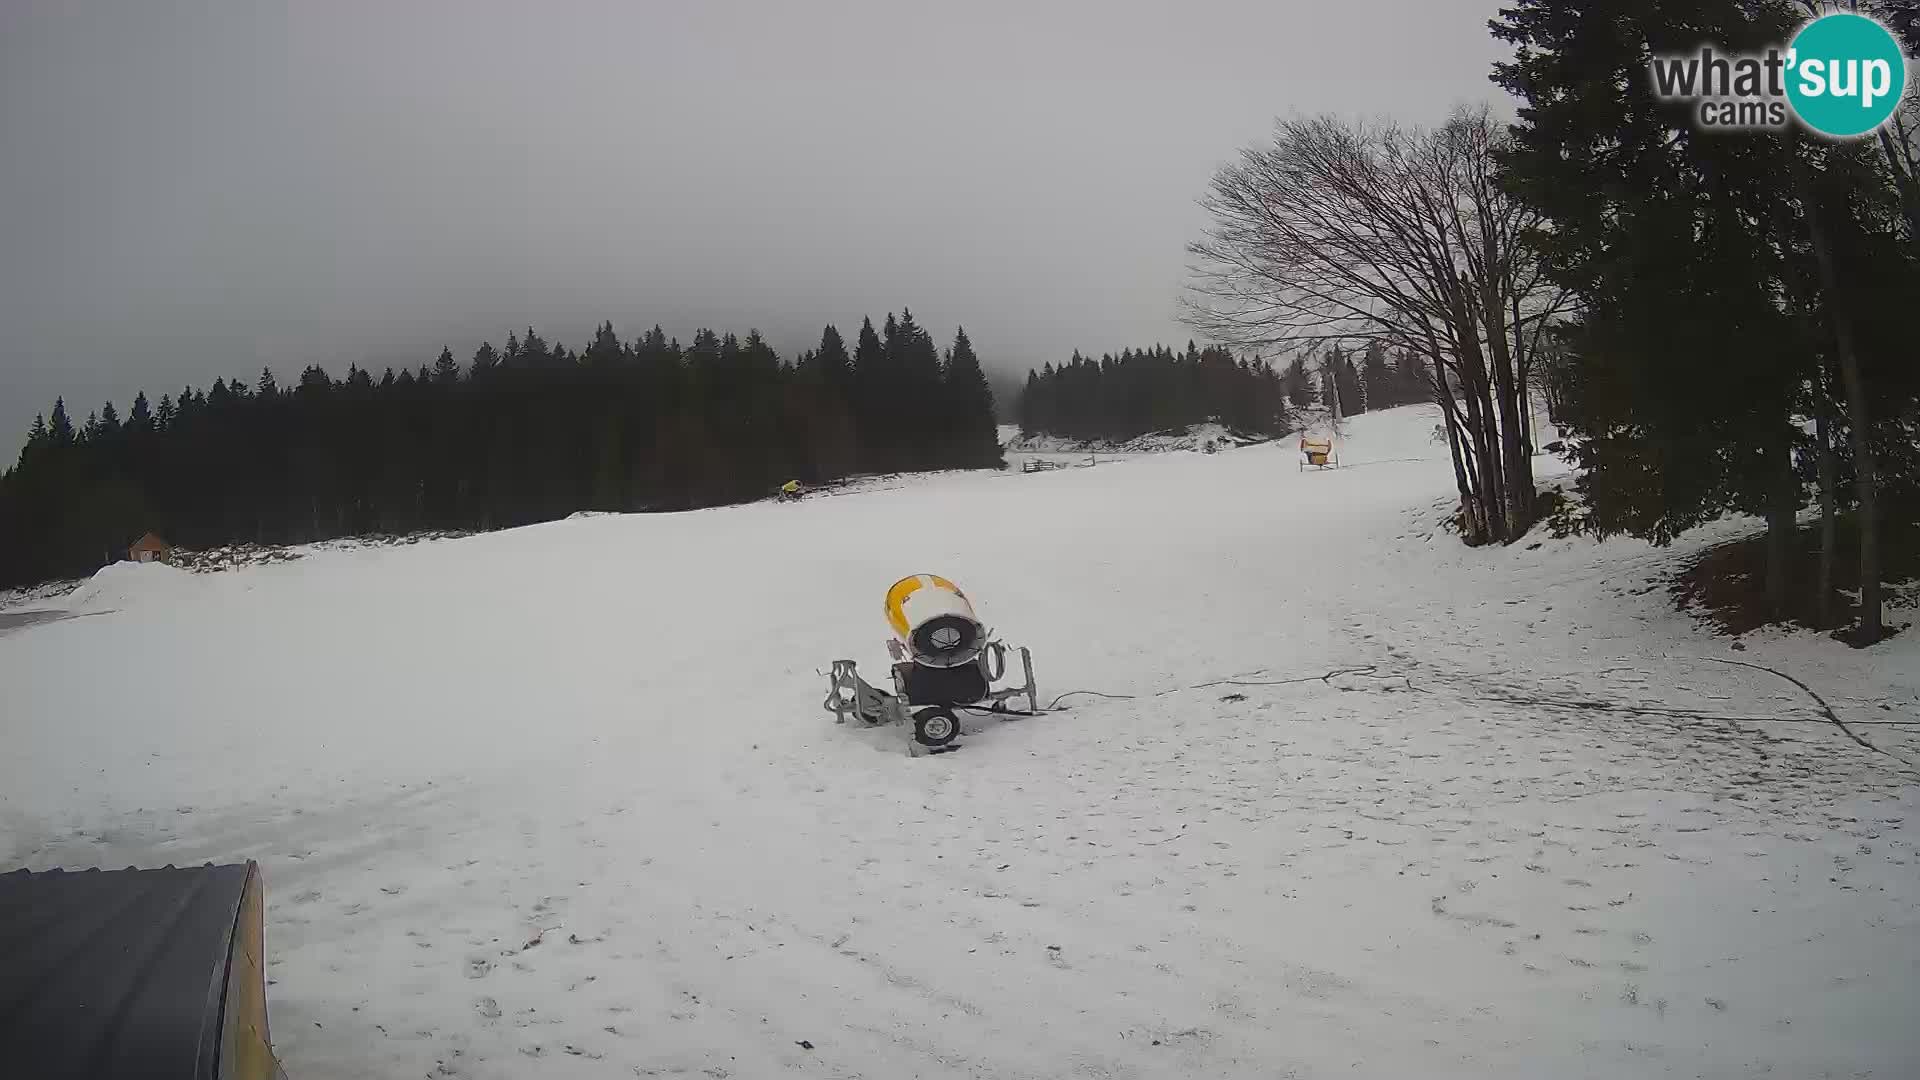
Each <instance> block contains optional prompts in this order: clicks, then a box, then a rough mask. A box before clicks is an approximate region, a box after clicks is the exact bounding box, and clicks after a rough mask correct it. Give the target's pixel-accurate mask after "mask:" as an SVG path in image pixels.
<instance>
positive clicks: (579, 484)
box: [0, 311, 1002, 585]
mask: <svg viewBox="0 0 1920 1080" xmlns="http://www.w3.org/2000/svg"><path fill="white" fill-rule="evenodd" d="M1001 463H1002V462H1001V456H1000V446H999V440H998V438H997V433H996V431H995V427H994V417H993V395H992V392H991V391H990V389H989V388H988V384H987V379H986V375H985V374H984V373H983V371H982V370H981V366H980V360H979V358H978V357H977V356H976V355H975V354H974V351H973V345H972V343H971V342H970V341H969V340H968V338H967V335H966V331H965V330H964V329H963V330H961V331H959V332H958V333H957V334H956V335H955V337H954V340H953V344H952V346H951V347H950V348H948V349H947V350H945V351H944V352H942V350H940V349H939V348H938V347H937V346H936V344H935V342H934V340H933V338H932V337H931V336H930V335H929V334H928V333H927V331H926V330H925V329H923V328H922V327H920V325H919V324H918V323H916V322H915V321H914V318H913V315H912V313H911V312H907V311H903V312H902V313H901V314H900V316H899V317H897V318H896V317H895V316H893V315H888V316H887V318H886V321H885V323H884V324H883V325H882V326H881V327H880V328H879V329H876V328H875V327H874V326H873V322H872V320H871V319H867V320H865V321H863V322H862V324H861V326H860V329H859V331H858V332H857V334H856V335H855V336H854V339H853V341H852V342H848V341H847V340H846V339H845V338H843V337H842V335H841V334H840V332H839V331H838V330H837V329H836V328H835V327H833V326H828V327H827V328H826V329H825V331H824V332H823V333H822V334H821V338H820V344H819V346H818V347H817V348H814V349H809V350H807V351H806V352H803V353H801V354H800V355H799V356H798V357H797V358H795V359H794V360H793V361H791V362H787V361H783V360H782V359H781V358H780V357H779V356H778V355H776V354H775V353H774V351H773V349H772V348H770V347H769V346H768V345H767V343H766V341H765V340H763V339H762V337H761V336H760V334H759V333H758V332H757V331H753V332H749V333H748V334H747V335H746V336H745V337H744V338H742V337H738V336H736V335H734V334H730V333H729V334H718V333H715V332H714V331H712V330H704V329H703V330H700V331H699V332H698V333H696V334H695V335H694V336H693V340H692V341H691V342H690V343H688V344H686V345H682V344H681V343H680V342H679V341H678V340H675V339H670V338H668V337H667V336H666V335H665V334H664V333H662V331H661V330H660V328H659V327H657V326H656V327H654V328H653V329H651V330H649V331H647V332H646V333H644V334H642V335H640V337H638V338H637V339H635V340H632V341H623V340H621V338H620V337H619V336H618V335H617V334H616V333H615V331H614V328H613V324H612V323H604V324H602V325H601V326H600V327H599V328H598V329H597V330H595V332H594V334H593V337H592V339H591V341H589V342H588V344H587V345H586V347H585V348H584V349H582V350H580V351H578V352H576V351H575V350H573V349H571V348H567V347H565V346H563V345H561V344H560V343H558V342H554V343H552V344H549V343H548V342H546V341H545V340H543V339H542V338H541V337H540V335H539V334H537V333H536V332H534V331H533V330H532V329H528V330H527V332H526V334H525V336H524V337H522V336H520V335H518V334H516V335H514V336H512V337H510V338H509V339H508V340H507V343H506V346H505V348H502V349H496V348H495V346H493V345H492V344H491V343H486V344H482V345H481V346H480V347H479V349H478V350H477V351H476V352H475V353H474V354H473V356H472V357H471V358H469V359H468V360H466V361H464V362H463V361H461V360H459V359H457V358H456V357H455V356H454V355H453V353H452V351H451V350H450V349H443V350H441V353H440V355H439V357H438V359H437V360H435V361H434V362H433V363H431V364H424V365H422V366H421V367H420V368H419V369H418V370H401V371H397V372H396V371H394V370H391V369H388V370H386V371H383V372H381V373H380V374H378V375H375V374H374V373H372V372H369V371H366V370H364V369H361V368H358V367H350V368H349V369H348V370H347V371H346V373H345V375H344V377H338V376H335V375H333V374H330V373H329V372H327V371H325V370H323V369H322V368H320V367H317V366H312V367H308V368H307V369H306V370H304V371H302V372H301V373H300V375H299V377H298V379H297V381H295V382H294V383H293V384H292V385H290V386H282V385H280V384H279V382H278V380H277V379H276V378H275V376H274V374H273V372H272V371H262V372H261V373H260V374H259V376H258V377H257V378H255V379H231V380H229V379H216V380H215V381H214V383H213V385H212V386H210V387H208V388H206V389H204V390H202V389H198V388H195V387H186V388H184V389H181V390H179V391H177V392H169V393H163V394H162V395H161V396H160V397H159V398H158V399H157V400H156V399H152V398H149V397H148V396H147V395H146V394H145V393H142V394H140V395H139V396H137V397H135V398H134V400H133V401H132V403H131V404H130V405H129V406H128V408H127V409H126V411H125V412H124V414H123V413H122V412H120V411H119V410H118V409H116V408H115V407H114V405H113V404H112V403H108V404H106V405H103V406H101V407H100V408H99V409H98V410H97V411H93V412H91V413H89V414H88V415H87V416H86V417H84V418H82V419H76V418H75V416H74V413H73V410H72V409H70V408H69V407H68V406H67V404H66V403H65V402H64V401H57V402H55V403H54V406H53V409H52V411H51V412H50V413H48V414H46V415H44V416H41V417H36V418H35V420H34V422H33V426H32V429H31V430H30V432H29V433H28V436H27V441H26V446H25V448H24V449H23V450H22V451H21V453H20V459H19V462H18V464H17V465H15V466H14V467H13V468H11V469H9V470H7V472H6V473H5V474H4V476H0V585H12V584H19V583H24V582H32V581H40V580H45V579H48V578H54V577H65V576H74V575H80V574H87V573H91V572H92V571H93V570H94V569H96V568H97V567H99V566H100V565H102V564H103V563H105V562H108V561H112V560H113V559H115V558H120V557H124V555H125V552H126V548H127V545H128V544H129V543H131V542H132V541H133V540H135V539H137V538H138V537H140V536H141V535H142V534H143V533H145V532H147V531H149V530H151V531H154V532H158V533H159V534H160V535H161V536H163V537H165V538H166V539H167V540H168V541H169V542H171V543H174V544H177V545H182V546H186V547H206V546H212V545H217V544H222V543H232V542H241V541H252V542H260V543H299V542H307V541H312V540H320V539H327V538H332V537H338V536H347V535H356V534H367V533H403V532H409V531H416V530H422V529H490V528H503V527H507V526H513V525H522V524H527V523H530V522H536V521H542V520H549V519H552V518H557V517H564V516H565V515H567V514H569V513H572V512H574V511H576V510H582V509H596V510H616V511H617V510H680V509H689V508H694V507H701V506H714V505H720V504H725V503H734V502H742V501H747V500H752V499H758V498H762V497H764V496H766V495H768V494H769V493H771V492H772V491H773V490H774V489H775V488H776V487H778V485H780V484H781V483H783V482H785V481H786V480H789V479H798V480H801V481H804V482H807V483H819V482H822V481H829V480H834V479H837V478H841V477H845V476H849V475H852V474H855V473H868V472H894V471H920V470H929V469H945V468H980V467H997V466H999V465H1000V464H1001Z"/></svg>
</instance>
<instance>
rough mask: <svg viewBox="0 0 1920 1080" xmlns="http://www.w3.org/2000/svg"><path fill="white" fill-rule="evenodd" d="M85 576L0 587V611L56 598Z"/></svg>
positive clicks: (83, 579)
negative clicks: (36, 583) (6, 587)
mask: <svg viewBox="0 0 1920 1080" xmlns="http://www.w3.org/2000/svg"><path fill="white" fill-rule="evenodd" d="M85 580H86V579H85V578H74V579H72V580H70V581H43V582H41V583H40V584H38V585H21V586H17V587H15V588H11V589H0V611H4V610H7V609H10V608H20V607H37V606H39V605H40V604H41V603H42V602H43V601H46V600H56V599H59V598H61V597H64V596H66V595H67V594H68V593H70V592H72V591H73V590H75V589H77V588H79V587H80V584H81V582H83V581H85Z"/></svg>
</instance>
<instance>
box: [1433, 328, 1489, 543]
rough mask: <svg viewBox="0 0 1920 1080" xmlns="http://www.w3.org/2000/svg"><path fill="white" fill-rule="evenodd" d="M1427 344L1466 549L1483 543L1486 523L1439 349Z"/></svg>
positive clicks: (1434, 345)
mask: <svg viewBox="0 0 1920 1080" xmlns="http://www.w3.org/2000/svg"><path fill="white" fill-rule="evenodd" d="M1428 345H1429V347H1430V348H1432V350H1433V351H1432V352H1431V354H1430V357H1431V359H1432V361H1433V387H1434V390H1433V396H1434V400H1435V401H1438V402H1439V403H1440V416H1441V418H1442V420H1443V422H1444V426H1445V428H1446V432H1447V453H1448V455H1449V456H1450V457H1451V458H1452V459H1453V482H1454V484H1455V486H1457V487H1458V488H1459V489H1460V525H1461V530H1460V538H1461V539H1462V540H1464V541H1465V542H1466V544H1467V546H1469V547H1477V546H1479V545H1480V544H1483V543H1485V542H1486V539H1487V525H1486V520H1485V519H1484V518H1483V517H1482V516H1481V514H1480V505H1479V498H1478V496H1477V494H1476V492H1475V486H1476V485H1475V484H1474V481H1473V474H1472V472H1471V471H1470V468H1469V463H1468V461H1467V457H1466V450H1465V448H1464V447H1463V446H1462V445H1461V439H1460V422H1459V420H1458V418H1457V417H1456V416H1455V412H1454V408H1455V407H1454V402H1453V391H1452V389H1451V388H1449V387H1448V386H1447V375H1446V369H1445V368H1443V367H1442V366H1441V364H1440V350H1439V346H1438V345H1437V344H1435V343H1434V342H1433V341H1432V340H1431V339H1429V341H1428Z"/></svg>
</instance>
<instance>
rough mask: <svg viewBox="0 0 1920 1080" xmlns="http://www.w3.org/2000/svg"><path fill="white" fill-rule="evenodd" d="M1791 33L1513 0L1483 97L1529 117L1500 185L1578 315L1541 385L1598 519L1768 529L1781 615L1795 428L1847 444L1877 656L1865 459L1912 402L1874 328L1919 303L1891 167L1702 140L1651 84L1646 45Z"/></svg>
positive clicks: (1663, 538) (1732, 18)
mask: <svg viewBox="0 0 1920 1080" xmlns="http://www.w3.org/2000/svg"><path fill="white" fill-rule="evenodd" d="M1799 18H1800V14H1799V13H1797V12H1795V11H1794V10H1793V9H1791V8H1790V7H1788V6H1786V5H1781V4H1764V3H1762V4H1756V3H1747V2H1743V0H1671V2H1668V0H1662V2H1658V3H1656V2H1654V0H1610V2H1609V3H1607V4H1605V5H1574V4H1567V3H1560V2H1553V0H1516V2H1514V3H1513V5H1512V6H1511V7H1509V8H1507V9H1505V10H1503V11H1502V12H1501V18H1500V20H1499V21H1497V22H1496V23H1495V24H1494V32H1495V34H1496V36H1497V37H1499V38H1501V39H1503V40H1505V41H1507V42H1509V43H1512V44H1514V45H1517V46H1519V52H1518V55H1517V56H1516V59H1515V60H1514V61H1512V62H1510V63H1505V64H1501V65H1498V66H1497V68H1496V75H1495V78H1496V81H1497V82H1499V83H1500V84H1501V85H1503V86H1505V87H1506V88H1508V89H1509V90H1511V91H1513V92H1514V93H1515V94H1517V95H1519V96H1520V97H1521V98H1522V99H1523V101H1524V105H1523V107H1522V108H1521V110H1520V118H1521V122H1520V124H1519V125H1518V126H1517V127H1516V129H1515V145H1514V148H1513V152H1512V153H1511V154H1510V155H1509V156H1508V158H1507V160H1506V161H1505V165H1506V168H1507V176H1506V178H1505V179H1506V183H1507V184H1508V186H1509V188H1511V189H1512V190H1513V191H1515V192H1516V193H1518V194H1519V196H1520V197H1521V198H1522V199H1524V200H1525V201H1527V202H1528V203H1529V204H1531V205H1532V206H1533V207H1535V208H1537V209H1538V210H1539V211H1540V212H1541V213H1542V214H1543V215H1544V216H1545V218H1546V219H1547V220H1548V221H1549V222H1550V223H1551V225H1552V228H1551V229H1550V230H1546V231H1544V233H1543V237H1542V239H1543V241H1544V242H1545V243H1547V244H1548V245H1550V254H1551V258H1550V259H1549V260H1548V265H1549V266H1550V267H1551V268H1552V270H1553V272H1554V273H1555V274H1556V275H1557V276H1558V277H1559V279H1560V283H1561V284H1563V285H1564V286H1565V287H1567V288H1568V289H1569V290H1570V291H1571V292H1572V293H1573V294H1574V295H1576V296H1577V297H1579V298H1580V300H1581V302H1582V304H1581V311H1582V315H1581V318H1580V319H1579V320H1577V321H1576V322H1575V323H1574V324H1573V325H1572V326H1571V327H1569V328H1568V333H1567V334H1566V336H1565V347H1566V354H1567V355H1566V357H1565V360H1564V362H1563V365H1562V367H1563V370H1560V371H1556V372H1555V374H1556V376H1557V382H1556V384H1555V387H1554V389H1555V396H1556V398H1559V399H1560V400H1559V401H1557V403H1556V414H1557V419H1559V420H1561V421H1563V422H1564V423H1565V424H1566V426H1568V427H1571V428H1572V429H1574V430H1575V431H1576V432H1578V433H1579V434H1580V435H1581V436H1582V437H1581V438H1580V439H1579V440H1577V441H1576V443H1575V448H1576V449H1575V454H1576V457H1577V463H1578V464H1579V465H1580V467H1581V475H1580V480H1579V483H1580V485H1581V488H1582V491H1583V492H1584V494H1585V495H1586V497H1587V499H1588V501H1589V504H1590V506H1591V508H1592V513H1593V518H1592V520H1593V523H1594V524H1595V526H1596V527H1597V528H1599V529H1600V530H1601V531H1603V532H1608V531H1613V532H1626V533H1630V534H1633V535H1637V536H1644V537H1647V538H1649V539H1651V540H1653V541H1655V542H1656V543H1665V542H1667V541H1670V540H1671V539H1672V538H1673V537H1674V536H1676V535H1678V534H1679V533H1681V532H1683V531H1685V530H1687V529H1690V528H1693V527H1694V526H1696V525H1698V524H1700V523H1702V522H1704V521H1707V520H1710V519H1712V518H1714V517H1717V516H1719V515H1721V514H1723V513H1726V512H1729V511H1744V512H1749V513H1755V514H1759V515H1763V516H1764V517H1766V519H1767V521H1768V532H1769V544H1768V559H1767V572H1766V587H1767V593H1768V596H1769V598H1770V600H1771V603H1772V605H1773V608H1774V611H1775V613H1776V615H1777V616H1784V615H1785V614H1787V607H1788V597H1789V595H1790V592H1791V591H1792V587H1793V585H1794V584H1795V582H1794V581H1793V557H1792V556H1793V551H1794V548H1795V543H1796V538H1795V529H1796V521H1795V516H1796V511H1797V510H1798V509H1799V507H1800V505H1801V504H1802V502H1803V501H1804V492H1803V488H1802V480H1801V477H1802V476H1803V475H1805V474H1808V473H1812V472H1815V471H1816V470H1815V469H1813V468H1810V467H1809V466H1810V464H1811V463H1810V462H1809V461H1807V460H1806V459H1807V458H1808V457H1814V458H1817V457H1819V456H1820V455H1821V453H1822V452H1823V451H1822V449H1821V448H1820V447H1819V446H1810V445H1809V443H1808V440H1807V438H1806V435H1805V433H1804V431H1803V430H1802V426H1801V421H1802V419H1803V418H1805V417H1808V416H1812V417H1814V418H1815V419H1816V420H1817V422H1818V423H1819V424H1820V426H1821V430H1823V431H1825V430H1826V429H1829V428H1833V427H1840V428H1843V429H1844V430H1845V433H1846V436H1847V438H1848V439H1849V440H1850V449H1851V451H1852V452H1851V454H1850V457H1851V464H1852V465H1853V471H1854V473H1855V476H1856V484H1855V491H1857V492H1858V494H1859V498H1858V503H1859V507H1860V516H1861V517H1862V519H1863V527H1862V528H1861V529H1860V530H1859V532H1860V536H1861V539H1862V543H1861V547H1860V563H1861V576H1862V579H1863V585H1864V586H1865V588H1864V589H1863V604H1862V607H1863V612H1862V619H1861V627H1860V630H1861V636H1862V637H1863V638H1864V639H1868V640H1871V639H1872V638H1873V637H1875V636H1877V635H1878V632H1879V612H1878V610H1877V609H1878V603H1877V600H1876V594H1877V588H1878V586H1877V582H1878V579H1879V572H1878V566H1877V542H1876V537H1877V533H1878V529H1877V526H1876V524H1875V521H1874V518H1875V514H1874V508H1875V505H1876V504H1875V493H1876V489H1877V486H1878V484H1877V479H1878V478H1877V473H1878V468H1877V463H1876V461H1875V454H1874V448H1875V447H1876V446H1880V445H1887V444H1888V443H1889V442H1893V443H1897V442H1898V441H1899V439H1898V437H1897V436H1896V437H1895V438H1893V439H1890V440H1889V439H1887V436H1889V435H1894V434H1895V433H1896V432H1897V431H1898V429H1899V426H1900V425H1899V422H1898V421H1896V420H1894V417H1896V416H1899V415H1901V414H1902V413H1903V412H1904V411H1908V410H1911V408H1912V404H1911V403H1912V402H1913V401H1914V399H1915V395H1916V393H1920V387H1915V386H1914V382H1915V380H1914V379H1913V378H1912V375H1911V372H1912V371H1913V369H1914V365H1913V364H1912V363H1911V346H1910V343H1897V342H1899V339H1900V337H1901V333H1900V331H1896V330H1894V329H1893V325H1894V324H1895V323H1897V322H1899V321H1901V320H1899V319H1898V318H1897V317H1890V313H1891V312H1896V311H1899V310H1900V309H1901V301H1900V300H1898V299H1896V297H1910V296H1911V295H1912V290H1913V288H1914V287H1915V286H1914V282H1915V273H1914V254H1913V250H1912V246H1911V244H1912V239H1913V238H1912V237H1911V236H1909V237H1908V238H1907V240H1906V241H1905V242H1903V241H1902V239H1901V236H1900V234H1901V232H1902V231H1903V230H1905V231H1908V232H1911V231H1912V230H1913V229H1914V228H1915V226H1913V225H1909V224H1903V222H1907V221H1910V220H1914V219H1909V218H1907V217H1906V216H1905V215H1904V214H1903V212H1902V210H1901V207H1902V206H1903V193H1902V192H1901V190H1900V189H1899V186H1898V185H1897V184H1896V183H1894V182H1893V181H1892V180H1891V179H1890V178H1889V176H1888V172H1887V169H1888V167H1889V166H1890V165H1891V163H1892V155H1889V156H1887V157H1884V158H1882V157H1878V156H1877V154H1876V151H1877V150H1878V149H1879V148H1878V147H1875V146H1874V145H1873V144H1870V143H1867V144H1840V143H1827V142H1824V141H1816V140H1810V139H1806V138H1803V137H1801V136H1800V135H1799V133H1798V131H1797V129H1791V128H1790V129H1788V130H1787V131H1785V132H1782V133H1781V134H1779V135H1754V136H1751V137H1742V138H1721V137H1716V136H1714V135H1712V134H1711V133H1702V132H1698V131H1696V130H1695V129H1694V127H1693V125H1692V122H1691V120H1692V118H1691V117H1690V116H1688V115H1687V111H1686V109H1685V108H1684V107H1681V106H1677V105H1672V104H1668V103H1665V102H1662V101H1659V100H1657V99H1656V98H1655V97H1654V96H1653V93H1652V88H1651V86H1650V83H1649V80H1648V79H1647V78H1646V76H1645V72H1646V57H1647V55H1648V54H1650V53H1651V54H1653V55H1661V54H1665V53H1686V52H1689V51H1690V50H1693V49H1696V48H1697V47H1698V45H1699V43H1700V42H1701V41H1703V40H1706V41H1712V42H1714V43H1715V44H1716V45H1717V46H1718V47H1720V48H1721V49H1724V50H1726V51H1727V52H1729V53H1744V52H1756V51H1759V50H1761V49H1763V48H1765V47H1767V46H1768V45H1771V44H1777V43H1778V42H1780V41H1784V40H1786V39H1787V38H1788V37H1790V36H1791V32H1792V30H1793V26H1794V23H1795V22H1797V21H1798V19H1799ZM1909 338H1910V335H1909ZM1896 357H1897V359H1896ZM1838 399H1845V401H1844V404H1842V402H1841V401H1840V400H1838ZM1821 441H1822V442H1825V441H1826V440H1825V439H1824V438H1823V439H1822V440H1821ZM1796 457H1799V458H1800V459H1801V460H1800V461H1798V462H1797V461H1796ZM1819 471H1821V472H1822V473H1823V475H1828V476H1831V475H1832V474H1831V472H1829V471H1827V470H1819ZM1831 491H1832V489H1831V485H1829V492H1830V493H1831Z"/></svg>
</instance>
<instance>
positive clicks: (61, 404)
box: [47, 397, 73, 446]
mask: <svg viewBox="0 0 1920 1080" xmlns="http://www.w3.org/2000/svg"><path fill="white" fill-rule="evenodd" d="M47 433H48V435H49V436H50V437H51V439H52V442H53V445H54V446H71V445H73V421H72V420H70V419H68V418H67V399H66V398H63V397H57V398H54V399H53V419H52V420H51V421H49V423H48V425H47Z"/></svg>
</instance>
